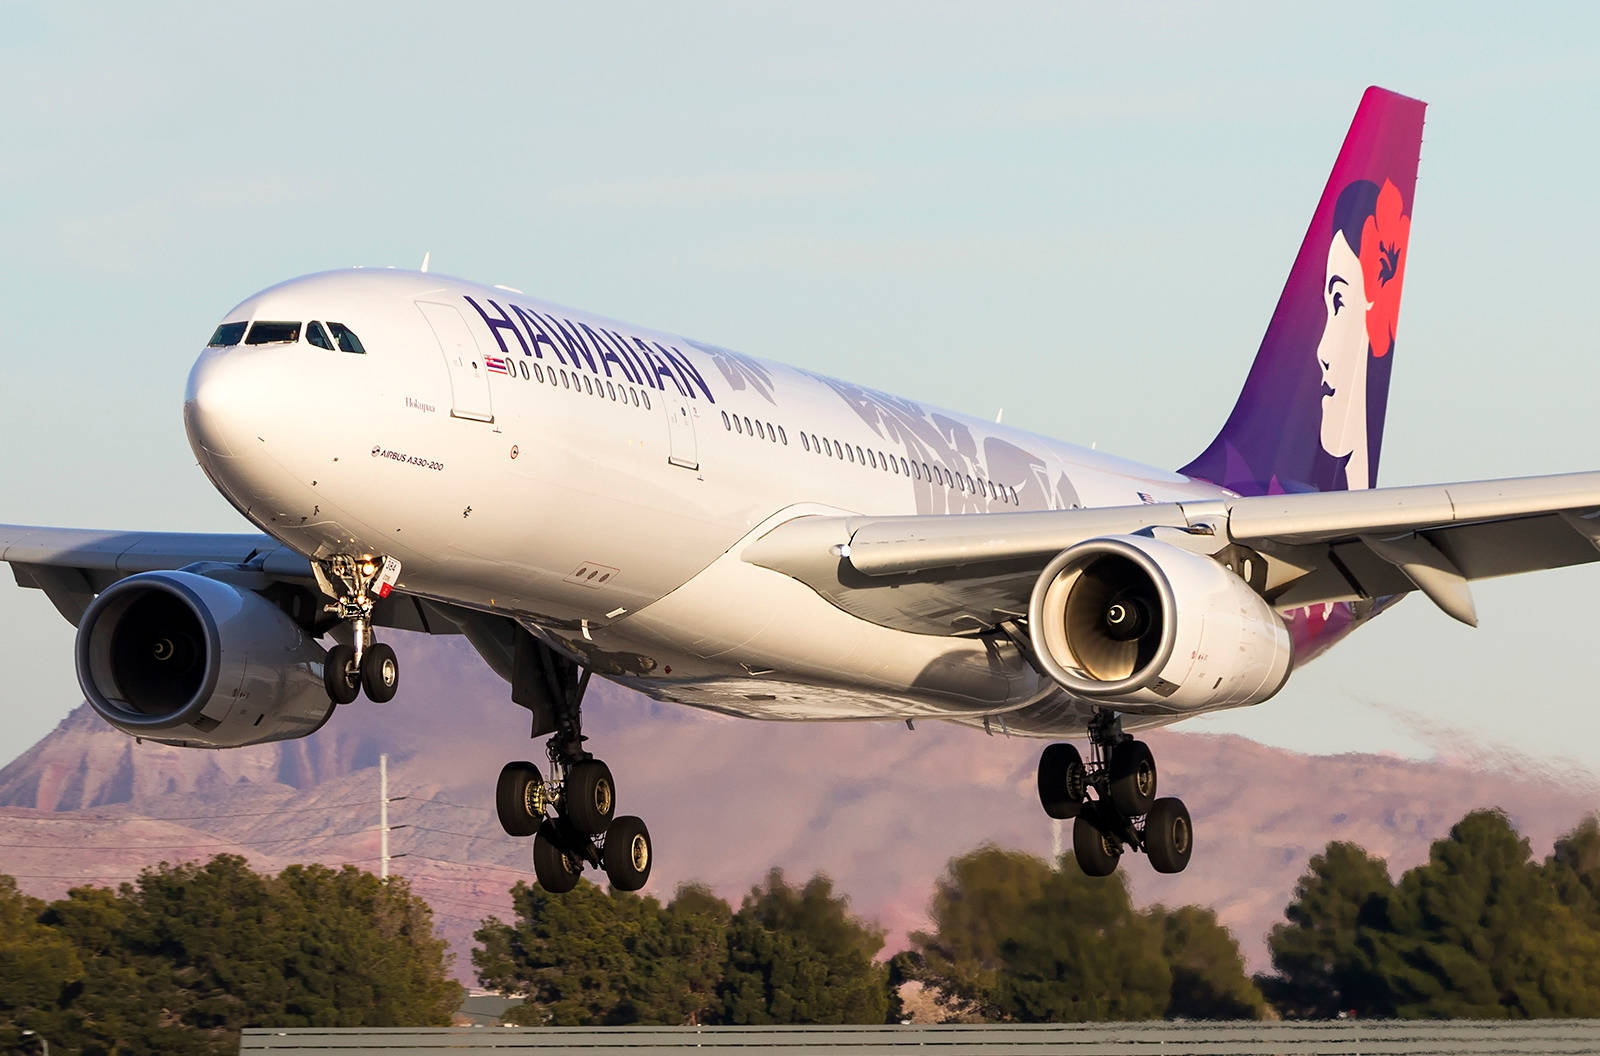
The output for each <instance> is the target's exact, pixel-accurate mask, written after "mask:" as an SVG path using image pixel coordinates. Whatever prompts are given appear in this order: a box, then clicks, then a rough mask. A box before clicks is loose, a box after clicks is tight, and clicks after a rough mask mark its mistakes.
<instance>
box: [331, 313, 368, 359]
mask: <svg viewBox="0 0 1600 1056" xmlns="http://www.w3.org/2000/svg"><path fill="white" fill-rule="evenodd" d="M328 332H329V333H330V334H332V335H333V339H334V340H335V341H337V342H339V350H340V351H342V352H354V353H356V354H357V355H359V356H364V355H366V354H367V350H366V349H364V348H362V347H361V339H360V338H358V337H357V336H356V333H355V331H354V330H352V329H350V328H349V327H348V326H345V325H344V324H343V323H336V322H334V321H333V320H332V319H330V320H328Z"/></svg>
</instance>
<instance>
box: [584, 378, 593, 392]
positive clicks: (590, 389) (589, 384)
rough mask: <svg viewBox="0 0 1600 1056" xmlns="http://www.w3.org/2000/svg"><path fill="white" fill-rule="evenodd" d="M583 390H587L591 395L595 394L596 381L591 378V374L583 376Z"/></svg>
mask: <svg viewBox="0 0 1600 1056" xmlns="http://www.w3.org/2000/svg"><path fill="white" fill-rule="evenodd" d="M583 391H584V392H587V393H588V394H589V395H590V396H593V395H594V383H593V382H592V381H590V380H589V375H587V374H585V375H584V376H583Z"/></svg>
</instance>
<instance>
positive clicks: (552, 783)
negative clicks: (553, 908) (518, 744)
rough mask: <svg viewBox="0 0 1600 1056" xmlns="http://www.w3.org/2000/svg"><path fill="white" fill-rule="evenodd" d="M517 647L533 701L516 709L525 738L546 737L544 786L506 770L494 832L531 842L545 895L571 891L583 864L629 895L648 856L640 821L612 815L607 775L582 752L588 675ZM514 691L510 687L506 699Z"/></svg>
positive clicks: (526, 770)
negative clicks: (528, 733) (524, 715)
mask: <svg viewBox="0 0 1600 1056" xmlns="http://www.w3.org/2000/svg"><path fill="white" fill-rule="evenodd" d="M522 648H523V649H524V650H526V651H525V652H523V653H522V656H524V657H525V658H526V660H527V662H528V663H529V664H531V665H535V666H536V668H537V670H536V671H534V672H532V674H533V676H534V677H532V678H531V679H530V682H531V683H532V684H531V685H530V686H528V687H526V688H528V690H529V695H530V696H532V697H535V698H537V699H534V700H532V701H529V700H522V699H520V698H519V703H523V704H524V705H525V706H528V707H529V710H531V711H532V712H533V715H534V719H533V736H535V737H538V736H541V735H543V734H545V733H551V734H553V736H551V738H550V739H549V741H547V742H546V744H545V754H546V755H547V756H548V757H549V760H550V774H551V780H548V781H547V780H545V778H544V776H543V775H542V774H541V773H540V771H539V768H538V767H537V766H535V765H534V764H533V763H530V762H515V763H507V764H506V765H505V767H504V768H503V769H502V770H501V771H500V780H499V782H498V784H497V786H496V790H495V805H496V809H497V812H498V814H499V816H500V826H501V828H503V829H505V831H506V833H507V834H508V835H511V836H530V835H531V836H532V837H533V870H534V875H535V876H537V877H538V880H539V886H540V887H543V888H544V889H545V890H546V891H549V892H550V893H552V894H561V893H564V892H567V891H570V890H572V888H573V887H575V886H576V885H577V883H578V879H579V877H580V876H581V875H582V872H583V868H584V866H585V865H587V866H591V867H593V868H596V869H603V870H604V871H605V874H606V877H607V878H608V879H609V880H610V881H611V886H612V887H615V888H617V889H618V890H621V891H637V890H639V889H640V888H641V887H643V886H644V885H645V882H646V881H647V880H649V879H650V868H651V865H652V864H653V863H654V858H655V849H654V847H653V846H652V844H651V842H650V830H649V829H647V828H646V827H645V824H644V822H643V821H641V820H640V819H638V818H636V817H632V816H623V817H617V816H616V806H617V789H616V783H615V781H614V780H613V779H612V776H611V768H610V767H608V766H606V764H605V763H603V762H601V761H600V760H599V759H596V758H595V757H594V756H593V755H591V754H590V753H589V752H588V751H587V750H586V749H585V748H584V746H583V742H584V740H585V738H584V736H583V726H582V718H583V695H584V692H585V690H587V689H588V686H589V671H588V669H587V668H584V667H581V666H580V665H579V664H577V663H576V662H575V661H573V660H570V659H568V658H567V657H565V656H562V655H561V654H559V653H557V652H555V651H554V650H553V649H551V648H549V647H548V646H546V645H544V644H543V643H542V642H533V641H528V642H525V643H524V644H523V647H522ZM518 663H519V666H520V665H521V664H522V663H523V661H522V659H519V661H518ZM519 677H520V676H519ZM522 688H524V687H522V686H521V685H520V684H516V685H514V687H513V696H514V697H517V696H518V694H519V692H520V690H521V689H522Z"/></svg>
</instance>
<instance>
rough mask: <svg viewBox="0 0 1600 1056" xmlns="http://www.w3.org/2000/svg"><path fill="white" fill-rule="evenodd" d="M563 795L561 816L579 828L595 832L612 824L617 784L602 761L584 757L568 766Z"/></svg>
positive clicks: (592, 833)
mask: <svg viewBox="0 0 1600 1056" xmlns="http://www.w3.org/2000/svg"><path fill="white" fill-rule="evenodd" d="M562 797H563V799H562V804H561V805H562V808H563V810H562V813H563V816H564V817H565V818H566V819H567V821H569V822H570V823H571V824H572V827H573V828H575V829H577V830H578V831H579V832H581V833H584V834H586V835H589V836H598V835H600V834H601V833H602V832H605V831H606V829H608V828H610V827H611V819H612V818H613V817H615V816H616V813H617V786H616V784H615V783H614V782H613V781H612V780H611V768H610V767H608V766H607V765H606V764H605V763H602V762H601V761H600V760H598V759H585V760H583V761H582V762H581V763H573V764H572V765H571V766H569V767H567V782H566V787H565V788H563V790H562Z"/></svg>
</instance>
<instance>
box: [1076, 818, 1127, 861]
mask: <svg viewBox="0 0 1600 1056" xmlns="http://www.w3.org/2000/svg"><path fill="white" fill-rule="evenodd" d="M1101 809H1102V808H1101V807H1100V806H1099V805H1098V804H1096V803H1085V804H1083V809H1082V810H1080V811H1078V820H1077V821H1075V822H1073V824H1072V856H1073V857H1074V858H1076V859H1077V860H1078V868H1079V869H1082V870H1083V872H1084V875H1085V876H1110V875H1111V874H1112V873H1114V872H1116V871H1117V862H1118V861H1119V860H1120V859H1121V858H1122V843H1121V841H1120V840H1117V839H1116V838H1115V837H1112V836H1109V835H1107V834H1106V833H1105V831H1104V830H1103V829H1102V828H1101V827H1100V824H1099V822H1100V811H1101Z"/></svg>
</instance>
